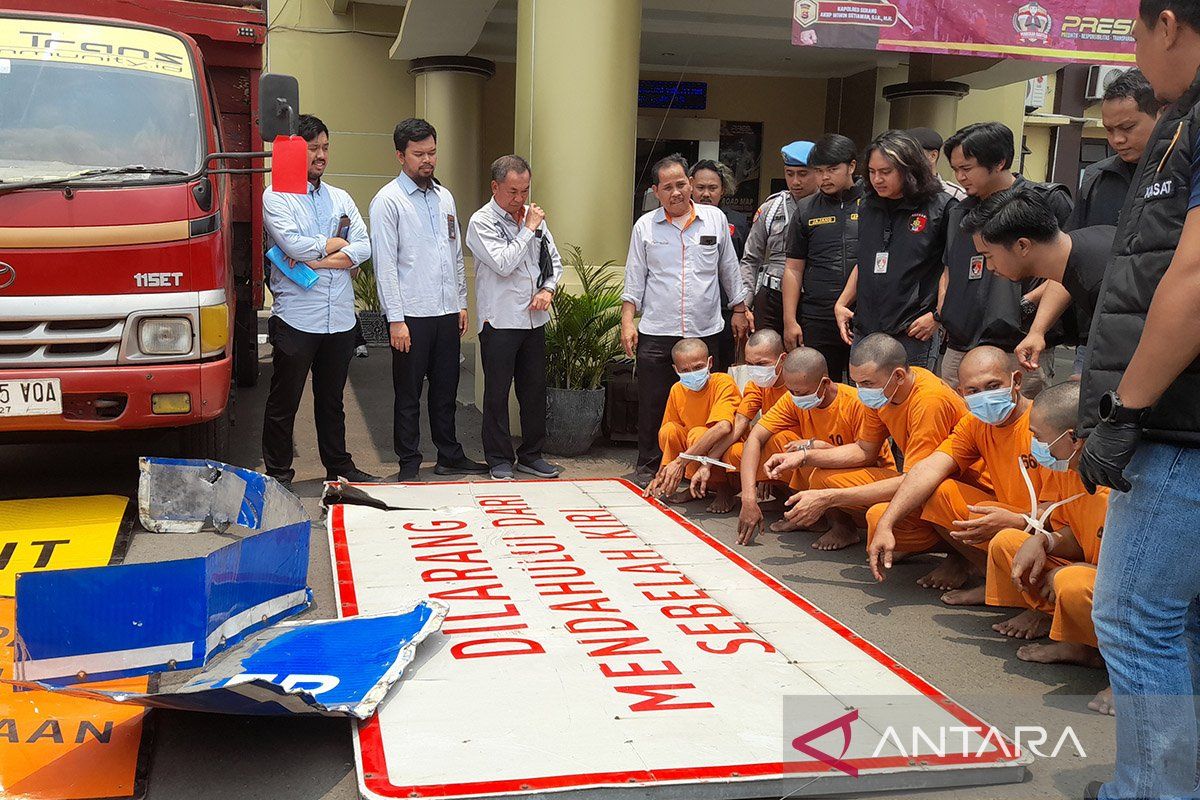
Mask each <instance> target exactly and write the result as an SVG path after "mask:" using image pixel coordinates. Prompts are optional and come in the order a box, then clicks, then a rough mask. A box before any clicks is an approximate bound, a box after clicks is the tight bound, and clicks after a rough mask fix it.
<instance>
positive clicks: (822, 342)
mask: <svg viewBox="0 0 1200 800" xmlns="http://www.w3.org/2000/svg"><path fill="white" fill-rule="evenodd" d="M800 330H801V331H802V332H803V333H804V344H805V346H807V347H811V348H813V349H814V350H817V351H818V352H820V353H821V355H823V356H825V363H827V364H828V365H829V377H830V378H831V379H833V380H834V381H838V382H842V381H845V380H846V378H845V375H846V372H847V370H849V368H850V345H848V344H846V343H845V342H844V341H842V335H841V334H840V333H838V326H837V322H836V321H834V320H832V319H816V318H813V317H805V316H801V317H800Z"/></svg>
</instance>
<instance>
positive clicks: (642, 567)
mask: <svg viewBox="0 0 1200 800" xmlns="http://www.w3.org/2000/svg"><path fill="white" fill-rule="evenodd" d="M617 571H618V572H650V573H657V574H659V575H678V574H680V573H679V570H677V569H675V566H674V565H673V564H671V563H670V562H669V561H660V562H658V563H657V564H626V565H625V566H623V567H617Z"/></svg>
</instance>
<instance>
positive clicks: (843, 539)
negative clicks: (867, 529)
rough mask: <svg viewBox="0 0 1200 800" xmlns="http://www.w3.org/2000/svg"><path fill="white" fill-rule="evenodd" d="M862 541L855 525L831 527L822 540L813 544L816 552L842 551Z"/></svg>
mask: <svg viewBox="0 0 1200 800" xmlns="http://www.w3.org/2000/svg"><path fill="white" fill-rule="evenodd" d="M861 541H862V536H860V535H859V533H858V528H856V527H854V526H853V525H840V524H838V525H830V526H829V530H828V531H827V532H826V533H825V535H824V536H822V537H821V538H820V539H817V540H816V541H815V542H813V549H814V550H841V549H843V548H846V547H850V546H851V545H856V544H858V543H859V542H861Z"/></svg>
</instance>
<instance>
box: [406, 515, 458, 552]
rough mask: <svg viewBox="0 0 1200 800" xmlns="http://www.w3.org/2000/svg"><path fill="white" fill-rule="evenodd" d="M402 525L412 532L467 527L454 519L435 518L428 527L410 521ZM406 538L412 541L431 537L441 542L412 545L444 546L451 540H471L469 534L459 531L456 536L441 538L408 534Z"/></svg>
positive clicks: (434, 531)
mask: <svg viewBox="0 0 1200 800" xmlns="http://www.w3.org/2000/svg"><path fill="white" fill-rule="evenodd" d="M402 527H403V528H404V530H406V531H412V532H413V533H438V532H444V531H461V530H462V529H463V528H465V527H467V523H465V522H462V521H461V520H456V519H435V520H431V521H430V523H429V527H428V528H422V527H421V526H420V525H415V524H413V523H411V522H406V523H404V525H403V526H402ZM408 538H409V539H412V540H413V541H418V540H422V539H433V540H435V541H436V542H441V544H434V543H432V542H431V543H430V544H414V545H413V547H445V546H446V545H447V544H451V543H453V542H462V541H468V542H469V541H471V534H469V533H461V534H459V535H458V536H449V537H442V538H438V537H436V536H410V537H408Z"/></svg>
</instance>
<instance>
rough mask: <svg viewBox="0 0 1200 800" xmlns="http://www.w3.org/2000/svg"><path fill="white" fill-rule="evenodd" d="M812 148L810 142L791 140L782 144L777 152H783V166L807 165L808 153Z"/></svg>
mask: <svg viewBox="0 0 1200 800" xmlns="http://www.w3.org/2000/svg"><path fill="white" fill-rule="evenodd" d="M812 149H813V143H812V142H792V143H791V144H787V145H784V146H783V149H781V150H780V151H779V152H781V153H783V164H784V166H785V167H807V166H808V154H809V153H811V152H812Z"/></svg>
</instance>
